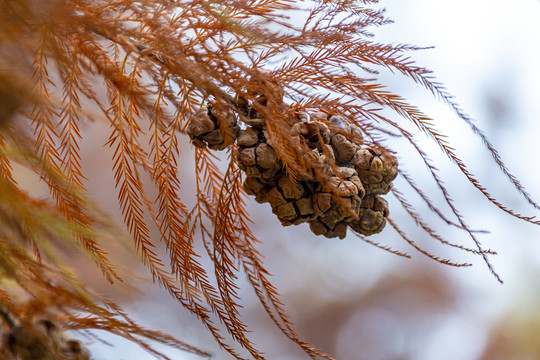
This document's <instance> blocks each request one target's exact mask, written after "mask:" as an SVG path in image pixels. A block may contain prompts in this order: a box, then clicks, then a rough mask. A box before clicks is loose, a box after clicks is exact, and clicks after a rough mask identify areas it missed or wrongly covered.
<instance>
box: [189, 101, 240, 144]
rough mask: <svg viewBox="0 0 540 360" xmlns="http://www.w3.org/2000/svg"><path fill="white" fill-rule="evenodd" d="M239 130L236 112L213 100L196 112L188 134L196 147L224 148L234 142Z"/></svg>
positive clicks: (190, 122) (191, 120)
mask: <svg viewBox="0 0 540 360" xmlns="http://www.w3.org/2000/svg"><path fill="white" fill-rule="evenodd" d="M239 130H240V127H239V126H238V124H237V121H236V116H235V115H234V113H233V112H232V111H231V110H230V109H229V108H228V107H227V106H225V105H223V104H219V103H217V102H211V103H210V104H209V105H208V106H207V107H202V108H200V109H199V110H197V111H196V112H195V114H194V115H193V117H192V118H191V119H190V121H189V125H188V128H187V134H188V135H189V138H190V139H191V141H192V142H193V144H194V145H195V146H196V147H199V148H202V149H204V148H205V147H206V146H208V147H209V148H210V149H212V150H223V149H225V148H227V147H228V146H230V145H231V144H233V143H234V141H235V140H236V137H237V135H238V131H239Z"/></svg>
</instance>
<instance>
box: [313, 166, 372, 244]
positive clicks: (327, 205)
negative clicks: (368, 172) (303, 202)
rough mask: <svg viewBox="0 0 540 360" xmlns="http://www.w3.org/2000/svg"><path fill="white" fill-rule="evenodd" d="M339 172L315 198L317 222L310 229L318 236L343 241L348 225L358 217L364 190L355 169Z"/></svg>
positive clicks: (323, 185) (321, 187)
mask: <svg viewBox="0 0 540 360" xmlns="http://www.w3.org/2000/svg"><path fill="white" fill-rule="evenodd" d="M338 172H339V176H337V175H334V176H331V177H329V178H328V180H327V181H326V182H325V183H324V184H322V185H321V186H320V190H319V191H317V192H315V193H314V195H313V207H314V209H315V214H316V215H317V218H316V219H314V220H312V221H310V229H311V231H312V232H313V233H315V234H316V235H324V236H326V237H330V238H331V237H339V238H341V239H342V238H344V237H345V235H346V233H347V223H348V221H351V220H353V219H356V218H357V216H358V212H359V210H360V205H361V203H362V198H363V197H364V194H365V190H364V187H363V185H362V182H361V181H360V178H359V177H358V175H357V174H356V171H355V170H354V169H352V168H348V167H340V168H338Z"/></svg>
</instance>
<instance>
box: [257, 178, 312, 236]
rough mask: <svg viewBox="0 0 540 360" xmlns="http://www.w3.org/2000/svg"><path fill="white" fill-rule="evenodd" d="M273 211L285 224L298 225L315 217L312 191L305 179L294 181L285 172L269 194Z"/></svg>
mask: <svg viewBox="0 0 540 360" xmlns="http://www.w3.org/2000/svg"><path fill="white" fill-rule="evenodd" d="M267 199H268V202H269V203H270V205H271V206H272V212H273V213H274V214H276V215H277V217H278V219H279V220H280V221H281V223H282V224H283V225H284V226H288V225H298V224H301V223H304V222H306V221H309V220H312V219H314V218H315V209H314V208H313V200H312V192H311V190H310V187H309V186H308V185H307V184H306V183H304V182H303V181H298V182H294V181H292V180H291V178H290V177H289V176H288V175H286V174H284V175H283V176H282V177H281V178H280V179H279V180H278V182H277V184H276V186H274V187H273V188H272V189H270V191H269V192H268V194H267Z"/></svg>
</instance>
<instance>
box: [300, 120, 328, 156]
mask: <svg viewBox="0 0 540 360" xmlns="http://www.w3.org/2000/svg"><path fill="white" fill-rule="evenodd" d="M291 133H292V136H294V137H301V138H302V141H301V143H305V144H306V145H307V146H308V147H309V148H310V149H318V150H321V149H322V146H323V145H324V144H328V143H329V142H330V130H329V129H328V126H327V125H326V124H324V123H322V122H308V121H300V122H297V123H296V124H294V125H293V126H292V129H291ZM321 141H322V142H321Z"/></svg>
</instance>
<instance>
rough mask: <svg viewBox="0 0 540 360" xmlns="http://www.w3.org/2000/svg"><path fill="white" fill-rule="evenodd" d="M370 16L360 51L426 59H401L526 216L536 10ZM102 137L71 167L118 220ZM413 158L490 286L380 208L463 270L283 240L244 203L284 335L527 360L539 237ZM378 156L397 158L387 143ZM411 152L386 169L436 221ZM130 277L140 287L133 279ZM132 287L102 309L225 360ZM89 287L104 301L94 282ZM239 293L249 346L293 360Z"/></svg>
mask: <svg viewBox="0 0 540 360" xmlns="http://www.w3.org/2000/svg"><path fill="white" fill-rule="evenodd" d="M379 5H380V6H381V7H384V8H386V9H387V12H386V14H387V16H388V17H389V18H391V19H393V20H394V21H395V22H394V24H391V25H386V26H383V27H381V28H379V29H374V32H375V35H376V37H375V38H374V39H375V41H378V42H387V43H394V44H398V43H409V44H414V45H419V46H425V47H431V46H434V48H431V49H426V50H422V51H417V52H414V53H411V54H410V56H411V59H413V60H415V61H416V62H417V63H418V64H419V65H421V66H425V67H427V68H429V69H432V70H433V71H434V76H435V77H436V78H437V80H438V81H440V82H441V83H443V84H444V85H445V86H446V87H447V89H448V90H449V92H450V93H452V94H453V95H455V100H456V102H457V103H459V104H460V106H461V107H462V109H463V110H464V111H465V112H466V113H468V114H469V115H471V117H472V118H474V119H475V120H476V123H477V125H478V126H479V127H480V128H482V129H483V130H484V131H485V132H486V134H487V136H488V138H489V139H490V140H491V141H492V142H493V144H494V145H495V146H496V148H497V149H498V150H499V151H500V154H501V156H502V158H503V160H504V161H505V162H506V164H507V165H508V167H509V169H510V171H511V172H513V173H514V174H515V175H516V176H517V178H518V179H520V180H521V181H522V183H523V185H524V186H525V187H526V189H528V191H529V192H530V194H531V196H532V198H533V199H536V200H537V201H538V200H540V186H539V185H538V179H539V178H540V170H539V166H538V154H539V151H538V148H537V137H538V135H537V134H539V133H540V128H539V127H540V122H539V121H538V120H540V119H539V118H538V117H539V116H540V98H539V92H538V84H540V67H539V66H538V64H540V2H539V1H534V0H516V1H512V2H508V1H502V0H489V1H488V0H454V1H430V0H408V1H402V0H384V1H381V2H380V4H379ZM381 81H382V82H383V84H385V85H387V86H388V88H389V89H390V90H391V91H393V92H394V93H398V94H400V95H402V96H404V97H405V98H406V99H408V100H409V101H410V103H412V104H414V105H417V106H419V107H420V108H421V109H423V111H424V112H425V113H426V114H427V115H429V116H430V117H432V118H433V119H435V121H436V127H437V128H439V129H440V130H441V131H442V132H444V133H446V134H448V135H449V141H450V143H451V144H452V145H453V146H454V147H455V148H456V152H457V154H458V156H459V157H461V158H462V159H463V160H464V161H465V163H466V164H467V165H468V166H469V169H470V171H471V172H472V173H473V174H474V175H475V176H477V178H478V179H479V180H480V181H481V182H482V183H483V184H484V185H485V186H486V187H487V188H488V191H490V192H491V193H492V194H493V195H494V196H495V197H496V198H497V199H498V200H500V202H501V203H502V204H504V205H505V206H507V207H509V208H512V209H515V210H516V211H517V212H518V213H522V214H525V215H529V216H533V215H536V214H538V211H534V209H533V208H532V207H531V206H529V205H528V204H527V203H526V201H525V200H523V199H522V198H521V197H520V196H519V194H518V193H517V191H515V189H513V187H512V186H511V183H510V182H509V181H508V179H506V178H505V177H504V175H503V174H502V173H501V171H500V170H499V169H498V167H497V166H496V165H495V163H494V161H493V159H492V158H491V155H490V153H489V152H488V151H487V150H485V148H484V147H483V145H482V143H481V141H480V140H479V139H478V138H477V137H475V136H474V135H473V134H472V132H471V131H470V129H469V128H468V127H467V126H466V125H465V124H464V123H463V122H462V121H461V120H460V119H459V118H458V117H457V116H456V115H455V114H453V112H452V110H451V109H449V108H448V107H447V106H446V105H444V104H442V103H441V102H439V101H437V100H436V99H435V98H433V97H432V96H431V94H430V93H429V91H427V90H425V89H423V88H422V87H421V86H419V85H416V84H414V83H413V82H412V81H411V80H409V79H407V78H405V77H403V76H401V75H399V74H391V73H385V72H383V73H381ZM396 119H397V116H396ZM399 121H404V120H401V119H400V120H399ZM107 131H108V129H107V128H106V127H103V128H96V127H89V128H88V129H86V132H87V136H90V137H91V138H92V139H94V141H88V142H86V143H85V145H84V146H85V147H84V148H83V152H84V154H85V159H84V161H85V167H86V169H87V170H86V174H87V176H88V177H89V181H88V188H89V190H90V192H91V193H92V194H94V196H95V199H96V201H97V202H98V203H99V204H101V205H103V206H104V207H105V209H106V210H108V211H110V212H111V213H113V214H118V211H117V205H116V204H115V203H114V202H110V200H111V199H115V198H116V192H115V190H114V188H113V185H111V184H113V179H112V174H111V172H110V168H111V166H110V165H109V163H110V160H108V159H109V157H110V154H109V152H108V151H107V150H106V149H101V147H100V146H99V144H104V143H105V141H106V138H107ZM419 139H420V138H419ZM186 141H187V137H186ZM421 143H422V144H423V145H425V148H424V150H426V151H427V152H428V154H429V156H430V158H431V159H432V160H433V161H434V163H435V164H436V165H437V167H438V168H439V169H440V171H441V176H442V178H443V180H444V182H445V184H446V186H447V187H448V188H449V190H450V192H451V194H453V196H454V199H455V202H456V204H457V206H458V208H459V210H460V212H461V213H462V214H463V215H464V217H465V219H466V220H468V223H469V225H471V227H473V228H475V229H485V230H489V231H490V233H487V234H480V235H479V239H480V241H481V242H482V244H483V246H484V248H486V249H492V250H494V251H496V252H497V253H498V255H496V256H490V258H489V259H490V261H491V262H492V264H493V266H494V268H495V270H496V271H497V273H498V274H499V275H500V276H501V278H502V279H503V280H504V284H500V283H498V282H497V281H496V279H495V277H494V276H492V275H491V274H490V272H489V270H488V269H487V266H486V265H485V264H484V263H483V261H482V259H481V257H479V256H473V255H471V254H469V253H466V252H464V251H459V250H456V249H452V248H449V247H445V246H441V245H440V244H436V243H435V242H434V240H432V239H429V238H428V237H427V236H426V235H425V233H422V232H421V231H420V230H418V229H417V227H416V226H415V224H414V223H413V221H411V219H410V218H408V217H407V214H406V213H405V212H404V211H402V210H401V209H400V208H399V204H398V203H397V202H396V201H395V199H392V196H390V195H389V196H387V198H388V199H389V201H390V211H391V217H392V218H393V219H394V220H395V221H396V222H397V223H398V224H401V226H402V228H403V229H404V230H406V231H407V232H408V234H409V235H410V237H411V239H413V240H414V241H415V242H417V244H418V245H419V246H421V247H422V248H425V249H427V250H429V251H431V252H432V253H434V254H435V255H437V256H439V257H441V258H449V259H451V260H453V261H456V262H471V263H472V264H473V266H472V267H468V268H453V267H449V266H445V265H441V264H439V263H437V262H435V261H433V260H430V259H428V258H427V257H425V256H424V255H422V254H420V253H418V252H417V251H415V250H414V249H413V248H411V247H410V246H409V245H407V244H406V243H405V242H404V241H403V240H402V239H401V238H400V237H399V235H398V234H397V233H396V232H395V231H393V230H392V229H391V228H390V227H389V226H388V227H387V229H385V231H383V232H382V233H381V234H379V235H376V236H374V237H371V238H370V240H374V241H376V242H378V243H381V244H383V245H388V246H391V247H393V248H395V249H399V250H403V251H406V252H407V253H409V254H410V255H411V256H412V259H405V258H402V257H398V256H396V255H393V254H390V253H388V252H385V251H383V250H381V249H378V248H376V247H374V246H372V245H369V244H367V243H365V242H363V241H362V240H361V239H359V238H357V237H355V236H354V235H352V234H351V235H349V236H348V237H347V238H345V239H344V240H336V239H326V238H323V237H316V236H314V235H313V234H312V233H311V232H310V231H309V229H308V227H307V225H305V224H304V225H301V226H297V227H287V228H284V227H281V225H280V224H279V221H278V220H277V219H276V218H275V217H274V216H273V215H272V213H271V209H270V207H269V206H266V204H265V205H260V204H257V203H255V201H254V200H252V199H251V200H250V201H249V208H250V210H251V212H252V214H253V220H254V225H253V228H252V229H253V231H254V233H255V234H256V235H257V236H258V238H259V239H260V240H261V241H262V243H261V244H260V246H259V250H260V251H261V253H262V254H264V256H265V264H266V267H267V269H268V270H269V271H270V272H271V273H272V274H273V281H274V285H276V286H277V288H278V289H279V290H280V292H281V294H282V300H283V302H284V303H285V304H286V305H287V310H288V311H289V314H290V316H291V317H292V319H293V321H294V322H295V323H296V324H297V330H298V332H299V333H300V334H301V337H302V339H304V340H306V341H309V342H310V343H312V344H313V345H314V346H317V347H319V348H321V349H322V350H323V351H326V352H328V353H330V354H332V355H334V356H335V357H336V359H339V360H362V359H369V360H376V359H381V360H386V359H395V360H398V359H399V360H407V359H411V360H412V359H414V360H431V359H441V360H445V359H448V360H450V359H460V360H496V359H516V360H525V359H540V341H538V339H539V337H540V239H539V235H540V228H538V227H537V226H536V227H535V226H534V225H531V224H528V223H525V222H523V221H519V220H516V219H513V218H512V217H511V216H509V215H507V214H505V213H504V212H503V211H501V210H499V209H498V208H496V207H495V206H494V205H492V204H491V203H490V202H489V201H487V200H486V199H485V197H483V196H482V194H480V193H479V192H478V191H477V190H476V189H475V188H474V187H473V186H472V185H470V184H469V183H468V182H467V180H466V179H465V177H464V176H463V175H461V174H460V173H459V170H458V169H457V167H456V166H454V165H453V164H452V163H450V162H449V161H448V160H447V159H446V158H445V157H444V156H443V155H442V154H440V152H439V151H438V148H437V147H436V146H434V145H433V144H431V143H430V142H429V141H427V140H426V141H421ZM96 144H98V145H97V146H96ZM390 145H391V146H392V147H393V148H394V149H395V150H398V151H399V147H398V146H399V143H392V144H390ZM182 151H184V152H185V154H186V156H185V159H186V162H185V164H183V165H182V171H183V172H184V174H183V176H182V177H183V179H184V180H185V182H184V185H185V189H186V190H185V191H186V195H188V194H189V193H190V183H189V180H188V179H189V176H190V174H191V173H192V169H193V168H192V165H193V164H192V162H191V161H192V160H191V158H190V155H191V151H192V150H191V149H190V147H189V145H185V146H184V148H183V149H182ZM412 151H413V150H412V149H411V148H410V147H407V148H406V152H407V153H402V152H401V153H398V155H399V160H400V166H402V167H403V168H405V169H407V172H408V173H409V174H411V175H412V176H413V177H414V178H415V180H416V181H417V183H418V184H419V185H420V187H421V188H422V189H424V190H425V191H426V192H427V193H428V194H429V195H430V196H431V197H432V198H433V200H434V201H435V202H436V203H437V204H439V205H440V206H441V209H442V210H443V211H444V212H445V213H446V214H447V215H448V216H450V212H449V210H448V209H447V208H445V205H444V203H443V201H444V199H442V196H440V194H439V193H438V192H437V189H436V187H435V184H434V183H433V181H432V180H431V178H430V176H429V174H428V173H427V171H426V170H425V169H424V168H423V167H422V164H420V162H419V159H418V158H417V156H415V154H414V153H413V152H412ZM105 164H107V167H106V169H104V167H105ZM395 186H396V187H397V188H398V189H399V190H400V191H402V192H403V193H404V194H405V196H406V197H407V198H408V200H409V202H410V203H412V204H413V205H415V207H416V208H417V210H418V212H420V213H421V214H422V215H423V216H424V218H425V219H426V220H427V221H428V222H429V223H430V224H432V225H433V226H434V227H435V228H436V229H437V230H438V231H439V233H441V234H442V235H443V236H444V237H445V238H446V239H447V240H448V241H451V242H454V243H457V244H461V245H464V246H467V247H474V243H473V242H472V241H471V239H470V238H469V237H468V236H467V235H466V234H465V233H463V232H460V231H457V230H454V229H452V228H449V227H448V226H446V225H445V224H442V223H440V221H438V220H437V218H436V217H435V216H434V215H432V214H431V212H430V211H429V210H428V209H427V207H426V206H425V205H423V203H422V200H421V199H420V198H418V196H417V195H415V194H414V193H413V191H412V189H411V188H410V187H408V185H407V184H406V183H405V182H404V181H403V180H402V179H400V178H399V177H398V179H396V181H395ZM117 216H118V215H117ZM118 218H119V219H120V216H118ZM124 264H125V266H126V267H127V266H130V264H131V262H130V261H129V260H124ZM140 274H141V276H143V275H145V274H144V272H143V271H141V272H140ZM240 280H241V281H242V279H240ZM141 284H142V286H141V289H142V292H141V293H139V294H131V293H125V294H118V293H116V294H113V295H112V296H114V297H117V298H118V299H120V301H121V302H122V303H123V304H124V305H125V306H126V308H127V309H128V310H130V312H132V313H133V314H134V317H135V318H136V319H137V320H139V321H140V322H141V323H142V324H144V325H146V326H147V327H149V328H156V329H160V330H164V331H167V332H170V333H171V334H173V335H175V336H177V337H178V338H180V339H182V340H184V341H186V342H188V343H190V344H192V345H195V346H198V347H199V348H201V349H203V350H205V351H209V352H211V353H213V354H215V355H214V357H213V359H224V360H229V359H231V358H230V356H229V355H228V354H227V353H226V352H224V351H223V350H221V349H219V348H218V347H217V345H216V344H215V342H214V341H213V339H212V337H211V336H210V335H209V334H208V333H207V331H206V329H205V328H204V327H203V326H202V325H201V324H200V323H199V321H198V320H197V319H196V318H195V317H194V316H192V315H190V314H189V313H187V311H185V310H184V309H183V308H181V306H180V305H178V304H176V303H174V302H173V301H171V300H169V297H168V296H167V294H166V293H165V292H163V291H162V290H161V289H159V288H157V287H155V286H152V285H151V284H150V282H148V281H141ZM93 285H94V286H95V287H96V288H98V289H99V290H100V291H104V292H105V291H110V289H108V288H106V286H104V285H103V284H101V283H99V282H96V284H93ZM240 292H241V296H242V304H243V306H244V308H243V319H245V321H246V322H247V323H248V325H249V326H250V328H251V330H253V333H252V334H251V339H252V340H253V342H255V343H256V344H257V345H258V346H259V348H260V349H262V350H263V351H265V352H266V354H267V358H268V359H272V360H273V359H279V360H300V359H306V358H307V356H306V355H305V354H303V353H302V352H301V351H300V350H299V348H298V347H297V346H295V345H294V344H292V343H291V342H290V341H288V340H287V339H286V338H285V336H283V335H282V334H281V333H280V332H279V331H277V330H276V329H275V327H274V325H273V323H271V321H270V320H269V319H268V317H267V316H266V314H265V312H264V309H263V308H262V306H261V305H260V304H259V303H258V301H257V299H256V297H255V296H254V294H253V292H252V291H251V289H250V288H249V285H247V284H245V283H244V285H243V286H242V288H241V290H240ZM96 335H98V336H99V335H100V334H99V333H96ZM83 340H86V341H87V342H88V344H89V346H90V349H91V351H92V354H93V358H94V359H95V360H102V359H103V360H106V359H118V360H121V359H124V360H127V359H140V360H145V359H152V357H151V356H150V355H149V354H147V353H145V352H144V351H143V350H142V349H140V348H137V347H135V346H134V345H132V344H128V343H125V342H123V341H121V340H119V339H116V338H113V339H108V338H107V339H106V340H107V342H108V343H109V344H104V343H100V342H96V341H95V340H90V339H84V338H83ZM166 352H167V351H166ZM167 353H168V354H170V356H171V357H172V358H174V359H179V360H184V359H185V360H191V359H199V358H197V357H195V356H192V355H187V354H183V353H181V352H167Z"/></svg>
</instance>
